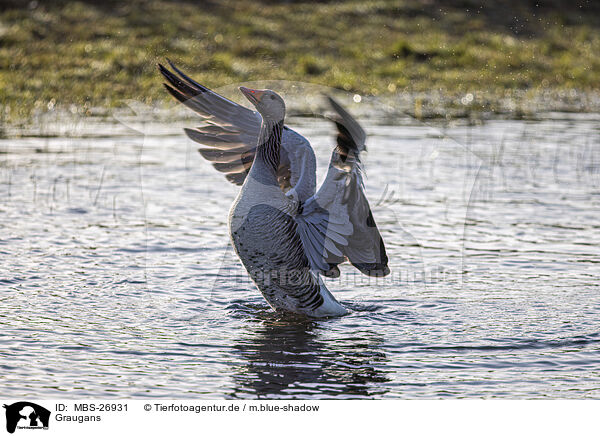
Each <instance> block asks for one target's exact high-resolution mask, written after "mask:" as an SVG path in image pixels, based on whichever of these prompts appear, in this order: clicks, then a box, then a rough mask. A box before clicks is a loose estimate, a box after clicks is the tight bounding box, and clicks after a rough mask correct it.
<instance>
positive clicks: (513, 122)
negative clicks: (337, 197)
mask: <svg viewBox="0 0 600 436" xmlns="http://www.w3.org/2000/svg"><path fill="white" fill-rule="evenodd" d="M599 27H600V6H599V2H597V1H596V2H592V1H583V0H554V1H547V0H540V1H537V2H535V1H530V0H520V1H517V0H500V1H495V2H485V1H483V0H481V1H480V0H462V1H443V0H429V1H410V0H402V1H387V0H378V1H366V2H365V1H353V0H348V1H336V2H333V1H329V2H309V1H287V2H275V1H260V0H253V1H233V0H226V1H222V2H217V1H212V2H211V1H203V2H200V1H198V2H195V1H178V2H168V1H164V0H130V1H127V2H124V1H123V2H117V1H41V0H32V1H17V0H14V1H0V291H1V295H0V306H1V307H2V316H1V318H0V323H1V324H0V325H1V326H2V334H3V338H2V341H3V342H1V343H2V346H1V347H0V362H2V363H3V365H2V366H1V368H2V371H0V396H2V395H4V396H6V397H14V396H16V395H20V396H22V397H23V398H24V396H26V395H29V396H31V397H32V398H39V397H43V398H97V397H102V398H113V399H115V398H159V397H165V398H196V399H198V398H202V399H208V398H215V399H222V398H263V399H264V398H280V399H291V398H296V399H299V398H302V399H319V398H523V399H525V398H526V399H531V398H563V399H564V398H600V372H599V371H598V368H600V358H599V356H600V333H599V332H600V321H599V320H600V292H599V291H600V282H599V280H598V277H600V256H599V253H598V247H599V246H600V232H599V231H598V229H599V228H600V226H599V223H598V216H600V214H599V211H600V90H599V87H600V80H599V79H600V59H599V56H598V53H600V50H599V49H600V32H598V30H599ZM167 58H169V59H171V60H173V62H175V63H176V64H177V65H178V66H180V67H181V68H182V69H183V70H184V71H186V72H187V73H189V75H190V76H192V77H194V78H196V79H197V80H198V81H200V82H202V83H203V84H205V85H206V86H208V87H211V88H213V89H216V90H218V92H220V93H224V95H227V96H230V97H231V98H232V99H235V100H236V101H239V102H242V100H244V99H243V97H242V96H241V95H240V93H239V92H238V91H237V89H236V87H237V86H238V85H240V84H247V85H248V86H252V85H257V86H256V87H265V86H269V87H271V89H274V90H276V91H277V92H281V93H282V95H283V96H284V98H285V100H286V104H287V107H288V112H287V116H286V124H288V125H289V126H290V127H291V128H293V129H295V130H297V131H298V132H299V133H301V134H302V135H304V136H306V137H307V138H308V139H309V140H310V142H311V145H312V146H313V147H314V149H315V154H316V156H317V162H318V165H317V168H318V170H319V174H318V175H317V180H322V178H323V176H324V170H325V169H326V168H327V166H328V164H329V158H330V156H331V150H332V148H333V146H334V144H335V136H334V135H335V128H334V126H333V125H332V124H331V123H330V122H329V121H328V120H326V119H323V118H319V117H314V116H312V115H314V112H318V111H319V110H320V109H319V107H317V108H316V109H314V110H313V112H312V113H311V110H312V109H311V105H312V102H313V101H314V102H317V101H320V102H321V103H320V104H321V107H324V105H323V100H324V99H323V98H322V95H321V93H322V92H327V93H329V94H331V95H335V96H336V98H338V99H339V101H340V102H341V103H342V104H344V106H346V107H347V108H348V110H349V111H350V112H351V113H352V114H353V115H354V116H356V118H357V119H358V120H359V122H360V123H361V125H362V126H363V127H364V129H365V131H366V132H367V134H368V140H367V141H368V142H367V144H368V153H365V154H364V155H362V156H361V159H363V162H364V164H365V189H366V195H367V197H368V198H369V202H370V204H371V208H372V211H373V216H374V217H375V218H376V220H377V224H378V227H379V229H380V231H381V233H382V236H383V238H384V240H385V244H386V249H387V253H388V256H389V259H390V264H389V266H390V269H391V270H392V274H390V275H389V276H388V277H387V278H386V281H383V282H381V281H379V280H374V281H373V280H371V281H366V282H365V281H363V277H362V276H361V275H360V274H357V272H356V270H355V269H354V268H352V267H351V266H349V265H344V266H342V275H341V279H340V280H339V281H334V279H327V280H328V286H329V287H330V289H331V290H332V291H333V293H334V294H335V295H336V297H337V298H339V299H340V301H341V302H342V303H343V304H344V305H347V306H348V307H349V308H351V310H352V313H351V314H350V315H348V316H346V317H343V318H339V319H334V320H327V321H319V322H313V321H307V322H293V321H291V320H289V319H285V317H282V318H280V317H278V316H277V315H275V314H274V313H273V312H272V310H271V309H270V308H269V307H268V306H267V304H266V302H265V300H264V298H263V297H262V295H261V294H260V293H259V292H258V291H257V290H256V289H255V288H254V286H252V285H251V284H250V283H249V282H248V276H247V274H246V271H245V270H244V269H243V268H242V267H241V265H240V263H239V262H238V259H237V258H236V257H235V255H234V253H233V250H232V248H231V246H230V245H229V244H230V243H229V237H228V230H227V216H228V211H229V208H230V206H231V202H232V200H233V199H234V197H235V195H236V193H237V192H238V187H237V186H234V185H232V184H229V183H227V182H226V181H225V179H224V177H223V174H221V173H218V172H217V171H215V169H214V168H213V167H212V166H210V165H209V164H208V163H207V162H206V161H204V160H203V158H202V157H201V156H200V154H199V153H196V151H195V149H196V148H197V146H198V144H197V143H193V142H192V141H191V140H188V139H187V138H186V137H185V134H184V133H183V130H182V129H183V128H184V127H194V126H197V125H198V122H199V119H198V117H197V116H196V115H195V114H194V113H193V112H192V111H190V110H188V109H187V108H185V107H183V105H180V104H179V103H177V102H176V101H174V99H172V98H171V97H170V96H169V95H168V93H167V92H166V91H165V90H164V89H163V87H162V86H161V83H162V78H161V76H160V74H159V73H158V71H157V69H156V64H157V63H158V62H165V61H166V59H167ZM257 81H262V82H260V83H259V82H257ZM261 83H262V85H264V86H262V85H261ZM269 83H270V84H271V85H267V84H269ZM253 87H254V86H253ZM286 88H287V89H286ZM334 88H335V89H334ZM290 89H291V90H292V91H294V92H295V94H294V93H293V92H289V93H286V92H287V90H290ZM245 104H246V105H248V104H249V103H248V102H247V101H246V102H245ZM302 104H304V105H305V107H308V109H309V110H308V111H303V108H302V106H301V105H302ZM307 115H310V116H307ZM186 117H187V118H186ZM82 321H84V322H83V323H82Z"/></svg>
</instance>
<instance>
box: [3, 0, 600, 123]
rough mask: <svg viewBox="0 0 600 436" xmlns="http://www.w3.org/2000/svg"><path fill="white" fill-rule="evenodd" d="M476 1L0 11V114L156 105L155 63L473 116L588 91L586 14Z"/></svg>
mask: <svg viewBox="0 0 600 436" xmlns="http://www.w3.org/2000/svg"><path fill="white" fill-rule="evenodd" d="M42 3H43V4H42ZM485 3H491V2H483V1H475V0H471V1H469V0H464V1H459V2H449V1H448V2H446V1H440V0H430V1H426V2H425V1H421V2H418V1H407V0H406V1H387V0H381V1H368V2H363V1H351V0H347V1H341V2H324V3H314V2H286V3H279V2H274V1H251V2H250V1H248V2H238V1H233V0H225V1H220V2H216V1H214V2H192V1H179V2H167V1H163V0H133V1H129V2H111V1H108V2H100V1H73V2H70V1H49V2H36V1H33V2H29V3H28V2H17V1H12V2H11V1H8V2H6V1H4V2H2V3H0V38H1V39H0V90H1V93H0V105H2V112H1V113H2V117H3V120H4V121H5V122H14V121H15V120H19V119H25V118H27V117H29V116H30V115H31V113H32V112H33V111H36V110H37V111H47V110H56V109H63V110H70V111H72V112H74V113H75V112H77V113H86V111H87V110H88V109H89V108H91V107H98V106H106V107H110V106H114V105H118V104H120V102H122V101H123V99H127V98H134V99H139V100H142V101H144V102H145V103H160V102H164V101H167V100H168V99H169V98H168V96H167V95H166V93H165V92H164V90H163V89H162V88H161V86H160V82H161V81H160V78H159V77H158V75H157V73H156V69H155V64H156V62H158V61H163V60H164V58H165V57H169V58H171V59H173V60H174V61H176V62H177V63H178V64H180V65H181V66H182V67H183V68H184V69H186V70H187V71H189V72H190V73H191V74H193V75H194V76H195V77H197V78H198V79H199V80H201V81H202V82H204V83H206V84H207V85H208V86H212V87H218V86H222V85H226V84H231V83H235V82H240V81H249V80H257V79H283V80H297V81H304V82H312V83H317V84H321V85H327V86H332V87H337V88H341V89H345V90H348V91H352V92H357V93H361V94H374V95H380V94H393V93H398V92H408V93H414V94H419V93H431V92H435V93H437V94H438V95H441V96H443V98H446V99H447V102H448V104H456V102H457V101H458V102H459V103H458V104H460V102H461V101H462V103H463V104H465V103H466V104H467V105H468V106H470V107H472V109H473V110H481V109H483V110H492V111H493V110H495V109H496V106H498V104H497V103H498V102H499V101H500V100H501V99H504V98H506V97H511V96H517V95H518V96H520V97H519V98H529V97H534V96H536V95H539V94H541V93H545V94H549V95H552V96H556V98H557V99H559V100H560V99H563V98H571V97H573V96H576V95H581V94H586V93H597V92H598V88H599V87H600V56H599V55H598V54H599V53H600V32H599V29H600V16H599V13H598V12H599V9H598V7H597V6H589V5H587V6H584V7H580V6H579V5H578V4H577V1H562V0H554V1H545V2H544V1H540V2H538V4H539V6H536V5H535V4H536V3H535V2H531V5H529V2H519V1H508V0H505V1H499V2H494V6H493V7H489V6H487V7H483V6H481V5H484V4H485ZM457 4H460V6H456V5H457ZM586 4H587V3H586ZM451 5H454V6H451ZM469 95H470V96H469ZM461 96H463V97H464V96H467V97H468V98H467V100H466V102H465V99H464V98H462V99H461ZM574 108H575V110H577V108H578V106H577V105H575V106H574ZM582 109H584V108H582Z"/></svg>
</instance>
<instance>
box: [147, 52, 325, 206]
mask: <svg viewBox="0 0 600 436" xmlns="http://www.w3.org/2000/svg"><path fill="white" fill-rule="evenodd" d="M169 65H170V66H171V68H172V69H173V70H174V72H172V71H170V70H169V69H167V68H165V67H164V66H163V65H160V64H159V65H158V68H159V71H160V73H161V74H162V75H163V77H164V78H165V79H166V81H167V82H168V83H165V84H164V86H165V88H166V89H167V91H169V93H170V94H171V95H172V96H173V97H175V98H176V99H177V100H179V101H180V102H181V103H183V104H184V105H186V106H187V107H189V108H190V109H192V110H194V111H195V112H196V113H197V114H198V115H200V117H201V118H202V121H203V124H202V126H200V127H197V128H195V129H184V130H185V133H186V134H187V135H188V137H190V138H191V139H192V140H194V141H196V142H198V143H200V144H202V145H203V146H204V147H202V148H200V149H198V151H199V152H200V154H201V155H202V157H204V158H205V159H206V160H208V161H210V162H211V163H212V165H213V166H214V167H215V169H216V170H217V171H220V172H222V173H225V177H226V178H227V180H229V181H230V182H232V183H234V184H236V185H241V184H242V183H244V180H245V178H246V175H247V174H248V172H249V171H250V167H251V166H252V162H253V161H254V156H255V154H256V146H257V143H258V134H259V132H260V124H261V121H262V119H261V116H260V114H259V113H258V112H255V111H252V110H250V109H247V108H245V107H244V106H241V105H239V104H237V103H235V102H233V101H231V100H228V99H227V98H225V97H223V96H221V95H219V94H217V93H216V92H214V91H211V90H210V89H208V88H207V87H205V86H203V85H201V84H200V83H198V82H196V81H195V80H193V79H191V78H190V77H188V76H187V75H186V74H185V73H183V72H182V71H181V70H179V69H178V68H177V67H176V66H175V65H174V64H173V63H172V62H171V61H169ZM311 166H312V169H313V175H312V180H311V176H310V171H306V169H307V168H308V170H310V169H311ZM315 171H316V161H315V157H314V152H313V150H312V147H311V146H310V144H309V142H308V141H307V140H306V139H305V138H304V137H303V136H301V135H299V134H298V133H296V132H294V131H293V130H292V129H290V128H288V127H285V128H284V132H283V137H282V148H281V158H280V165H279V168H278V171H277V178H278V181H279V186H280V187H281V189H282V190H283V191H287V190H289V189H290V188H291V187H295V188H296V191H297V192H298V194H299V198H300V200H301V201H305V200H306V199H307V198H308V197H310V196H311V195H313V194H314V191H315V185H316V182H315V181H314V179H315V175H314V173H315ZM307 174H308V176H307ZM311 182H312V183H311ZM299 183H301V184H303V185H301V186H296V185H298V184H299Z"/></svg>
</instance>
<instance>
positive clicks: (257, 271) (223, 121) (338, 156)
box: [159, 64, 389, 317]
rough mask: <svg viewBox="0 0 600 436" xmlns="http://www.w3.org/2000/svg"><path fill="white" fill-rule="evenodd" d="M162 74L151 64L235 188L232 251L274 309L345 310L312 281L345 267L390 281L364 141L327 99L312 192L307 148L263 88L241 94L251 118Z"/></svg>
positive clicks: (312, 163) (279, 102) (188, 82)
mask: <svg viewBox="0 0 600 436" xmlns="http://www.w3.org/2000/svg"><path fill="white" fill-rule="evenodd" d="M171 67H172V68H173V69H174V70H175V71H176V72H177V73H178V76H176V75H175V74H173V73H172V72H170V71H169V70H167V69H166V68H164V67H163V66H162V65H160V66H159V68H160V71H161V73H162V74H163V76H164V77H165V78H166V79H167V81H168V82H169V85H165V86H166V88H167V90H168V91H169V92H170V93H171V94H172V95H173V96H175V97H176V98H177V99H178V100H179V101H181V102H182V103H184V104H186V105H187V106H188V107H190V108H192V109H194V110H195V111H196V112H198V113H199V114H200V115H201V116H202V117H203V118H204V119H205V121H206V124H205V126H203V127H200V128H198V129H195V130H191V129H186V133H187V134H188V136H189V137H190V138H192V139H194V140H195V141H197V142H200V143H202V144H204V145H206V146H208V147H211V148H203V149H200V150H199V151H200V153H201V154H202V156H203V157H205V158H206V159H208V160H210V161H211V162H213V165H214V166H215V168H216V169H217V170H218V171H221V172H224V173H226V178H227V179H228V180H229V181H231V182H233V183H236V184H241V185H242V186H241V189H240V191H239V193H238V195H237V197H236V199H235V200H234V202H233V205H232V207H231V210H230V213H229V220H228V221H229V233H230V237H231V241H232V243H233V246H234V249H235V251H236V253H237V255H238V257H239V258H240V260H241V262H242V264H243V266H244V267H245V268H246V270H247V271H248V273H249V275H250V277H251V278H252V280H253V282H254V283H255V284H256V286H257V288H258V289H259V290H260V292H261V293H262V295H263V296H264V298H265V299H266V301H267V302H268V303H269V305H270V306H271V307H272V308H274V309H275V310H277V311H283V312H292V313H297V314H302V315H306V316H310V317H329V316H340V315H344V314H346V313H347V310H346V309H345V308H344V307H343V306H342V305H341V304H340V303H339V302H338V301H337V300H336V299H335V298H334V296H333V295H332V294H331V293H330V292H329V290H328V289H327V287H326V286H325V283H324V282H323V279H322V278H321V275H325V276H330V277H331V276H334V277H335V276H338V275H339V269H338V267H337V265H339V264H340V263H342V262H344V261H349V262H350V263H351V264H352V265H354V266H355V267H356V268H358V269H359V270H360V271H361V272H363V273H365V274H368V275H375V276H383V275H386V274H388V273H389V268H388V267H387V260H388V259H387V255H386V253H385V246H384V244H383V240H382V238H381V235H380V234H379V230H378V229H377V226H376V224H375V221H374V219H373V215H372V213H371V210H370V207H369V204H368V201H367V199H366V196H365V194H364V190H363V189H364V188H363V181H362V173H361V165H360V159H359V155H360V152H361V151H362V150H364V140H365V136H366V135H365V134H364V131H363V130H362V128H361V127H360V126H359V125H358V123H357V122H356V121H355V120H354V119H353V118H352V117H351V116H350V115H349V114H348V113H347V112H346V111H345V110H344V109H343V108H342V107H341V106H340V105H339V104H338V103H337V102H336V101H335V100H333V99H331V98H329V102H330V104H331V106H332V108H333V110H334V111H335V112H336V118H335V120H334V122H335V124H336V126H337V128H338V137H337V147H336V148H335V149H334V151H333V153H332V157H331V161H330V165H329V169H328V172H327V176H326V178H325V181H324V182H323V184H322V186H321V187H320V188H319V190H318V191H317V192H315V191H316V181H315V180H316V159H315V155H314V151H313V150H312V147H311V146H310V143H309V142H308V141H307V140H306V139H305V138H304V137H302V136H301V135H299V134H298V133H296V132H294V131H293V130H292V129H290V128H288V127H287V126H284V117H285V103H284V101H283V99H282V98H281V97H280V96H279V95H278V94H276V93H275V92H273V91H271V90H254V89H249V88H244V87H240V91H241V92H242V93H243V94H244V95H245V96H246V98H248V100H249V101H250V102H251V103H252V104H253V105H254V106H255V107H256V109H257V110H258V112H253V111H250V110H248V109H246V108H244V107H243V106H240V105H238V104H236V103H233V102H231V101H230V100H227V99H225V98H224V97H222V96H220V95H218V94H216V93H214V92H212V91H210V90H209V89H208V88H206V87H204V86H202V85H200V84H198V83H197V82H195V81H194V80H192V79H190V78H189V77H187V76H186V75H185V74H183V73H182V72H181V71H179V70H178V69H177V68H176V67H175V66H174V65H173V64H171Z"/></svg>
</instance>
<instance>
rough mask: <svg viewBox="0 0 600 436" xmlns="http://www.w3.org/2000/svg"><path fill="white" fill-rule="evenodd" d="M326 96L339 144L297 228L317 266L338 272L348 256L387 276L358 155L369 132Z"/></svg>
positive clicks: (354, 262)
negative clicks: (333, 115)
mask: <svg viewBox="0 0 600 436" xmlns="http://www.w3.org/2000/svg"><path fill="white" fill-rule="evenodd" d="M328 100H329V103H330V105H331V107H332V108H333V110H334V111H335V113H336V115H335V117H333V118H332V121H333V122H334V123H335V125H336V126H337V129H338V135H337V146H336V148H335V149H334V151H333V153H332V156H331V161H330V164H329V170H328V172H327V176H326V178H325V181H324V182H323V184H322V185H321V187H320V188H319V191H318V192H317V193H316V194H315V195H314V196H313V197H311V198H310V199H309V200H308V201H307V202H306V204H305V207H304V210H303V213H302V214H301V215H299V217H298V218H297V221H298V223H299V224H298V227H299V233H300V234H301V237H302V242H303V244H304V245H305V251H306V252H307V253H308V256H309V259H310V260H311V265H313V268H314V269H317V270H320V271H321V272H323V273H325V274H326V275H330V276H336V275H337V274H339V270H338V269H337V265H338V264H340V263H342V262H344V261H345V260H348V261H350V263H351V264H352V265H354V266H355V267H356V268H358V269H359V270H360V271H361V272H362V273H364V274H367V275H372V276H385V275H387V274H389V272H390V270H389V268H388V266H387V263H388V258H387V254H386V251H385V245H384V243H383V239H382V238H381V235H380V233H379V229H378V228H377V224H376V223H375V220H374V218H373V214H372V213H371V208H370V206H369V202H368V200H367V197H366V196H365V192H364V184H363V178H362V169H361V163H360V159H359V156H360V152H361V151H363V150H365V139H366V134H365V132H364V130H363V129H362V128H361V127H360V125H359V124H358V122H357V121H356V120H355V119H354V118H353V117H352V116H351V115H350V114H349V113H348V112H347V111H346V110H345V109H344V108H343V107H342V106H341V105H340V104H339V103H338V102H336V101H335V100H334V99H333V98H331V97H328ZM306 246H308V247H309V249H306Z"/></svg>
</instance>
